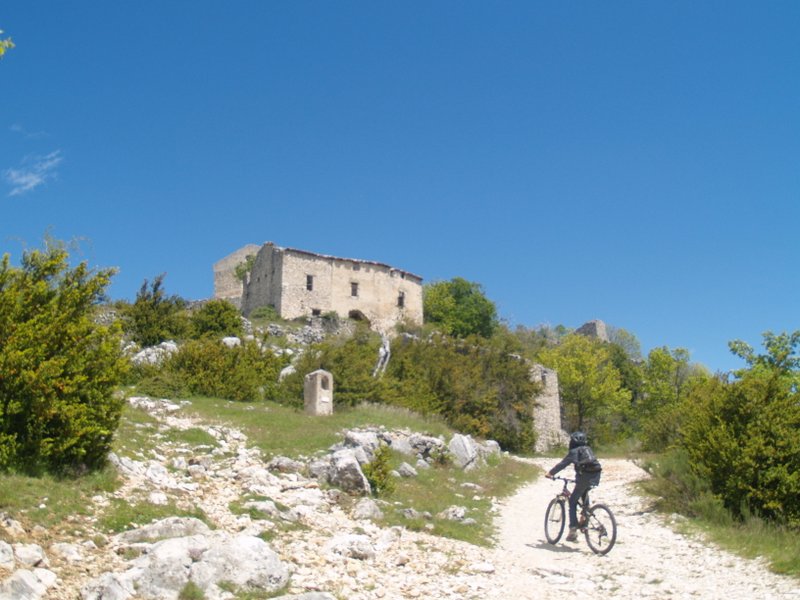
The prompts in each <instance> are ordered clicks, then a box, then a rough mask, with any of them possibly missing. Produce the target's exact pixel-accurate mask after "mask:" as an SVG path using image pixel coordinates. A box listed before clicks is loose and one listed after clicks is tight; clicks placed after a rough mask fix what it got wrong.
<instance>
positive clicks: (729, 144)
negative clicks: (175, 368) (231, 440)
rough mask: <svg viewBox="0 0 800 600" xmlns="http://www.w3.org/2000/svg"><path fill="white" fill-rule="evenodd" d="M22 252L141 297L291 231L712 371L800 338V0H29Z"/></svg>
mask: <svg viewBox="0 0 800 600" xmlns="http://www.w3.org/2000/svg"><path fill="white" fill-rule="evenodd" d="M0 29H3V30H4V31H5V34H4V36H8V35H10V36H11V37H12V38H13V40H14V42H15V43H16V45H17V47H16V48H14V49H13V50H12V51H10V52H9V53H7V54H6V56H5V58H4V59H3V60H2V61H0V90H1V91H2V94H1V95H0V98H2V100H0V251H3V252H9V253H10V254H11V255H12V260H16V259H18V258H19V255H20V254H21V252H22V249H23V248H25V247H38V246H40V245H41V240H42V238H43V236H44V234H45V233H46V232H48V231H49V232H50V233H51V234H52V235H53V236H55V237H57V238H60V239H73V238H81V239H83V240H85V241H84V242H83V244H82V246H81V247H82V255H81V256H82V257H83V258H85V259H87V260H88V261H89V262H90V264H92V265H93V266H98V267H106V266H115V267H118V268H119V273H118V275H117V276H116V277H115V279H114V283H113V285H112V288H111V290H110V293H111V296H112V297H114V298H128V299H133V298H134V297H135V294H136V291H137V290H138V288H139V287H140V286H141V284H142V282H143V281H144V279H151V280H152V278H153V277H155V276H156V275H158V274H160V273H164V272H165V273H166V279H165V285H166V288H167V291H168V292H170V293H176V294H180V295H181V296H184V297H186V298H190V299H196V298H204V297H208V296H210V295H211V294H212V290H213V278H212V271H211V265H212V264H213V263H214V262H215V261H216V260H218V259H219V258H222V257H223V256H225V255H227V254H229V253H230V252H232V251H234V250H236V249H237V248H239V247H241V246H243V245H245V244H247V243H261V242H265V241H274V242H275V243H277V244H279V245H283V246H291V247H296V248H302V249H306V250H311V251H315V252H321V253H325V254H333V255H338V256H343V257H353V258H363V259H367V260H376V261H380V262H385V263H389V264H391V265H394V266H397V267H399V268H402V269H406V270H409V271H412V272H414V273H417V274H419V275H421V276H422V277H423V278H424V279H425V280H426V281H436V280H445V279H450V278H452V277H456V276H459V277H464V278H466V279H468V280H470V281H475V282H478V283H480V284H482V285H483V287H484V290H485V292H486V294H487V296H488V297H489V298H490V299H492V300H493V301H494V302H495V303H496V304H497V307H498V310H499V313H500V315H501V316H502V317H503V318H504V319H505V320H506V321H508V322H509V323H510V324H512V325H513V324H523V325H527V326H536V325H539V324H551V325H557V324H564V325H567V326H569V327H577V326H579V325H580V324H582V323H583V322H585V321H588V320H590V319H595V318H599V319H603V320H604V321H606V322H607V323H609V324H611V325H614V326H617V327H622V328H625V329H627V330H629V331H631V332H632V333H634V334H635V335H636V336H637V337H638V338H639V339H640V341H641V343H642V346H643V348H644V350H645V351H648V350H650V349H651V348H653V347H655V346H661V345H667V346H669V347H671V348H675V347H684V348H687V349H689V350H690V352H691V355H692V359H693V360H695V361H697V362H700V363H703V364H705V365H706V366H708V367H709V368H710V369H712V370H728V369H733V368H738V367H740V366H742V362H741V361H740V360H739V359H737V358H735V357H733V356H732V355H731V354H730V353H729V351H728V349H727V343H728V341H729V340H732V339H743V340H745V341H747V342H749V343H750V344H752V345H754V346H757V347H760V343H761V334H762V332H764V331H767V330H772V331H775V332H779V331H793V330H796V329H800V318H799V316H798V306H800V302H798V298H800V278H799V277H798V271H800V269H798V265H800V241H799V240H798V224H799V223H800V35H798V31H800V3H798V2H794V1H791V2H790V1H787V2H771V1H767V2H735V1H725V2H712V1H705V2H694V1H692V2H688V1H687V2H665V1H654V2H602V3H601V2H548V3H544V2H402V3H399V2H394V3H389V2H303V1H297V2H288V1H287V2H266V1H236V2H210V1H205V0H192V1H188V0H181V1H171V2H161V1H158V2H155V1H152V0H140V1H138V2H135V3H134V2H127V3H122V2H101V1H99V0H97V1H93V2H87V1H78V0H76V1H75V2H43V1H37V0H5V1H4V2H3V3H2V5H0Z"/></svg>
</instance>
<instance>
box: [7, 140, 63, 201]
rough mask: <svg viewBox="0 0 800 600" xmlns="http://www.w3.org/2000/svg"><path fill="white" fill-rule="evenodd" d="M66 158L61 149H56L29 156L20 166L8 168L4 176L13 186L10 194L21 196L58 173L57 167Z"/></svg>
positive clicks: (53, 177)
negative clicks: (47, 152)
mask: <svg viewBox="0 0 800 600" xmlns="http://www.w3.org/2000/svg"><path fill="white" fill-rule="evenodd" d="M62 160H64V157H63V156H61V150H55V151H53V152H51V153H50V154H46V155H44V156H29V157H27V158H25V159H24V160H23V161H22V164H21V165H20V167H19V168H17V169H14V168H11V169H6V170H5V171H3V177H4V178H5V180H6V182H7V183H8V184H9V185H10V186H11V191H10V192H9V193H8V195H9V196H20V195H22V194H25V193H27V192H30V191H31V190H34V189H36V188H37V187H39V186H40V185H42V184H44V183H45V182H47V181H48V180H50V179H55V178H56V176H57V175H58V173H57V172H56V167H58V165H59V164H60V163H61V161H62Z"/></svg>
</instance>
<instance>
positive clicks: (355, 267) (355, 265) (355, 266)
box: [353, 263, 361, 271]
mask: <svg viewBox="0 0 800 600" xmlns="http://www.w3.org/2000/svg"><path fill="white" fill-rule="evenodd" d="M360 270H361V265H360V264H359V263H353V271H360Z"/></svg>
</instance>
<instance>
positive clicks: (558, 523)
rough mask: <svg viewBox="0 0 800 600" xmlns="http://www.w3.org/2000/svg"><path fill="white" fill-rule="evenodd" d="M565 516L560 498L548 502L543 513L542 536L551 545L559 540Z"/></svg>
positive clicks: (562, 531)
mask: <svg viewBox="0 0 800 600" xmlns="http://www.w3.org/2000/svg"><path fill="white" fill-rule="evenodd" d="M565 516H566V514H565V512H564V501H563V500H562V499H561V498H553V499H552V500H550V504H548V505H547V511H546V512H545V513H544V535H545V537H546V538H547V541H548V542H550V543H551V544H556V543H558V540H560V539H561V536H562V534H563V533H564V525H565V524H566V519H565Z"/></svg>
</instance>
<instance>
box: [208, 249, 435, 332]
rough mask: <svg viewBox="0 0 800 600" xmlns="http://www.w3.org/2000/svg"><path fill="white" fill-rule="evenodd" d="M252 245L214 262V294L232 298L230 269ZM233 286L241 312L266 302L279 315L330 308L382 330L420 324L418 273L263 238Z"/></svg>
mask: <svg viewBox="0 0 800 600" xmlns="http://www.w3.org/2000/svg"><path fill="white" fill-rule="evenodd" d="M252 249H253V246H252V245H250V246H245V248H242V249H240V250H237V251H236V252H234V253H233V254H231V255H229V256H228V257H226V258H224V259H222V260H221V261H219V262H218V263H216V264H215V265H214V272H215V279H214V282H215V285H214V297H215V298H221V297H227V298H235V297H234V296H233V293H232V292H233V289H234V287H235V286H233V285H231V284H230V282H231V275H230V274H231V273H232V272H233V270H234V269H235V268H236V265H237V264H240V263H241V262H243V261H244V260H245V257H246V255H247V254H252ZM237 259H238V260H237ZM218 273H219V275H218ZM233 279H234V280H235V281H237V280H236V279H235V276H233ZM238 286H239V287H238V292H239V294H240V298H241V308H242V312H243V313H244V315H245V316H248V315H249V314H250V313H251V312H252V311H253V310H255V309H256V308H258V307H260V306H272V307H273V308H275V310H276V311H277V313H278V314H279V315H280V316H281V317H282V318H284V319H296V318H299V317H306V316H321V315H324V314H325V313H329V312H335V313H336V314H337V315H338V316H339V317H341V318H356V319H362V320H366V321H368V322H369V324H370V326H371V327H372V328H373V329H375V330H376V331H380V332H383V333H389V332H391V331H392V329H393V328H394V326H395V325H397V324H398V323H400V322H401V321H407V322H409V323H412V324H421V323H422V278H421V277H419V276H418V275H414V274H413V273H409V272H408V271H403V270H401V269H397V268H394V267H391V266H389V265H386V264H383V263H379V262H373V261H367V260H359V259H350V258H338V257H335V256H328V255H324V254H315V253H313V252H307V251H305V250H296V249H293V248H282V247H280V246H276V245H275V244H273V243H272V242H267V243H265V244H264V245H263V246H261V247H260V248H259V249H258V252H257V253H256V254H255V262H254V264H253V267H252V269H251V270H250V273H249V275H248V277H247V278H246V279H245V281H244V282H238ZM234 303H236V302H235V299H234Z"/></svg>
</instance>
